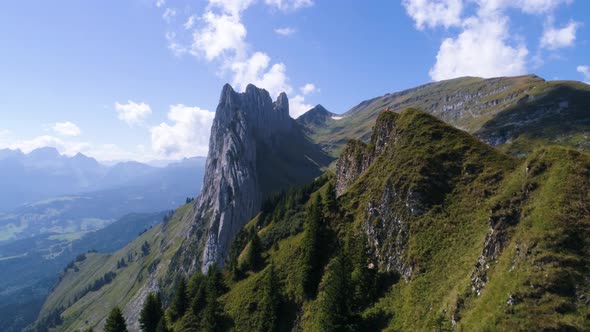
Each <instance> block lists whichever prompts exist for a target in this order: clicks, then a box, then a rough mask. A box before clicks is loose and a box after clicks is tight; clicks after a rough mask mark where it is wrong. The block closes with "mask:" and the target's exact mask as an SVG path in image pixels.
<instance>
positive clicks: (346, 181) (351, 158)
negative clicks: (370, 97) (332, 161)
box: [336, 110, 398, 195]
mask: <svg viewBox="0 0 590 332" xmlns="http://www.w3.org/2000/svg"><path fill="white" fill-rule="evenodd" d="M397 117H398V114H396V113H394V112H391V111H389V110H385V111H383V112H382V113H381V114H380V115H379V117H378V118H377V121H376V122H375V126H374V127H373V134H372V135H371V144H369V145H367V144H365V143H364V142H362V141H358V140H351V141H350V142H349V143H348V145H347V146H346V148H345V149H344V151H342V154H341V155H340V158H339V159H338V163H337V164H336V194H337V195H341V194H342V193H344V192H345V191H346V189H348V187H350V186H351V185H352V184H353V183H354V182H355V181H356V180H357V179H358V178H359V177H361V175H362V174H363V173H364V172H365V171H366V170H367V169H368V168H369V166H371V164H372V163H373V161H374V160H375V159H376V158H377V157H378V156H379V155H380V154H381V153H382V152H383V151H384V150H385V149H386V147H387V145H388V144H390V143H394V142H395V140H392V139H391V133H392V131H393V129H394V128H395V120H396V119H397Z"/></svg>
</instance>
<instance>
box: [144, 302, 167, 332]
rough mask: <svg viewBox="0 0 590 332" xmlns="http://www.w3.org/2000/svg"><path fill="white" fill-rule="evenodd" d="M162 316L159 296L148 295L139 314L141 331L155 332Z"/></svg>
mask: <svg viewBox="0 0 590 332" xmlns="http://www.w3.org/2000/svg"><path fill="white" fill-rule="evenodd" d="M163 315H164V312H163V310H162V301H161V300H160V296H159V295H157V294H155V293H150V295H148V297H147V298H146V300H145V302H144V304H143V309H142V310H141V313H140V314H139V326H140V327H141V330H142V331H144V332H155V331H156V329H157V327H158V323H159V322H160V320H161V319H162V316H163Z"/></svg>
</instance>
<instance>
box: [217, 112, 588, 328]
mask: <svg viewBox="0 0 590 332" xmlns="http://www.w3.org/2000/svg"><path fill="white" fill-rule="evenodd" d="M397 125H398V129H397V130H398V140H401V142H400V141H398V142H399V143H398V144H399V146H398V147H396V148H393V149H391V150H389V151H388V152H386V153H385V154H384V155H382V156H380V157H379V158H378V159H377V160H376V161H375V163H374V164H373V166H372V167H371V168H370V169H369V170H368V171H367V172H366V174H365V175H364V176H363V177H361V178H360V179H359V180H358V181H357V183H356V184H355V185H354V186H353V187H351V188H350V189H349V191H348V192H347V193H346V194H345V195H344V196H342V197H341V198H340V199H339V206H340V208H339V212H338V213H337V214H335V215H333V216H330V217H329V218H328V219H329V221H328V223H329V228H330V229H331V230H332V231H333V234H334V236H335V241H336V242H340V243H343V242H344V239H345V234H347V232H350V231H354V232H359V231H360V230H361V229H362V230H367V229H371V227H369V224H370V223H372V222H376V223H379V221H375V220H367V213H366V210H367V207H368V206H369V205H372V206H375V202H376V201H379V200H380V199H381V197H382V196H383V195H384V193H385V192H386V191H387V190H388V188H389V190H390V189H391V188H392V187H396V188H403V187H404V186H410V187H412V188H422V189H423V191H422V192H424V193H425V195H427V196H429V195H432V196H431V197H427V199H426V200H425V202H428V205H427V206H428V207H426V208H425V211H424V213H423V214H420V215H405V216H404V218H406V219H405V220H404V221H403V222H405V223H407V225H408V229H407V231H408V241H407V245H406V247H405V248H404V250H402V251H401V252H402V254H401V257H398V258H399V259H400V260H401V261H404V262H405V263H404V264H406V265H404V264H402V266H409V267H411V273H410V274H409V275H408V278H407V279H406V280H405V281H400V282H398V283H397V284H395V285H394V286H393V287H391V288H390V289H389V290H387V291H386V292H385V294H383V295H382V296H381V297H380V299H379V300H377V301H376V302H374V303H373V304H371V305H369V306H367V307H366V308H365V309H364V310H363V313H362V317H363V319H362V320H364V323H365V324H369V326H379V327H380V328H383V329H384V330H389V331H400V330H401V331H426V330H437V329H442V330H447V329H448V330H451V329H452V328H453V325H454V324H455V325H456V328H457V329H458V330H462V331H488V330H530V329H531V328H532V330H542V329H544V328H547V329H564V328H571V329H573V330H586V329H588V328H589V327H590V326H588V323H587V322H588V318H589V317H590V316H589V313H590V312H589V310H588V306H587V304H586V303H585V302H584V301H585V299H586V298H587V296H588V292H589V291H590V289H589V288H588V283H587V280H586V278H587V277H586V276H587V271H588V267H590V265H589V261H588V257H589V256H588V253H589V249H590V243H588V242H589V241H588V235H590V233H589V232H590V211H589V207H590V205H589V204H588V203H589V202H590V201H589V197H588V193H587V191H585V190H584V189H583V188H585V186H587V185H588V184H589V183H590V173H589V172H590V157H589V156H588V155H586V154H583V153H580V152H577V151H573V150H568V149H565V148H559V147H555V148H545V149H541V150H537V151H536V152H535V153H533V154H531V155H530V156H529V158H528V159H527V160H522V161H518V160H515V159H512V158H511V157H508V156H506V155H503V154H502V153H501V152H499V151H494V150H493V149H492V148H489V147H488V146H486V145H484V144H482V143H480V142H478V141H477V140H475V139H474V138H472V137H470V136H469V135H467V134H464V133H462V132H460V131H457V130H453V129H452V128H449V127H448V126H445V125H443V124H441V123H440V122H438V121H436V120H434V119H433V118H432V117H430V116H427V115H426V114H424V113H421V112H418V111H406V112H404V113H402V116H401V117H400V118H399V119H398V121H397ZM439 135H440V136H439ZM456 166H462V167H456ZM435 169H439V173H432V172H431V171H433V170H435ZM423 170H428V172H422V171H423ZM425 174H431V176H429V177H427V176H425ZM445 175H453V176H452V181H451V182H452V184H451V185H450V186H448V187H446V190H443V191H442V192H444V195H443V196H442V197H437V196H438V194H439V193H441V191H440V190H436V191H433V190H431V189H432V188H433V187H432V186H435V187H436V186H439V185H440V179H441V178H444V176H445ZM442 183H444V182H442ZM440 188H442V187H440ZM323 190H325V186H324V187H323V188H322V189H320V190H318V191H317V192H316V193H315V194H312V197H313V195H317V194H320V193H321V192H322V191H323ZM311 200H312V199H310V200H309V201H311ZM309 201H308V202H307V203H306V204H310V203H309ZM402 205H403V204H402ZM389 208H390V209H393V210H395V209H398V210H403V209H404V208H403V206H396V205H395V204H393V205H391V206H389ZM383 214H385V212H383ZM510 218H514V219H510ZM490 220H502V222H503V223H504V226H502V227H499V226H498V227H496V228H495V230H496V232H498V233H499V234H505V237H502V238H497V239H496V240H495V241H496V242H495V243H494V246H492V247H497V248H500V249H499V250H498V253H497V258H496V259H493V260H488V264H489V266H490V267H489V269H486V270H485V271H486V278H487V282H486V283H485V285H484V286H483V288H481V291H480V295H477V292H475V291H474V290H473V289H472V287H473V283H474V281H473V276H474V270H475V266H476V263H477V262H478V259H479V257H480V256H482V255H483V252H484V248H485V247H486V236H488V233H489V232H490V224H489V221H490ZM380 222H381V223H383V222H384V221H383V220H381V221H380ZM255 223H256V221H254V224H255ZM279 225H281V222H280V221H279V222H276V223H273V224H270V225H268V226H264V227H262V228H260V230H259V231H258V233H259V235H260V237H261V238H262V239H263V241H264V239H265V237H266V234H270V233H272V229H273V228H274V227H279ZM379 227H381V228H379ZM393 228H395V226H394V225H392V224H382V225H381V226H373V228H372V229H373V232H376V233H380V232H382V233H383V234H389V235H391V234H390V233H388V232H389V231H391V230H392V229H393ZM379 229H380V230H379ZM372 239H373V240H377V239H378V240H379V241H377V242H378V243H379V244H378V245H376V246H375V248H374V250H375V252H376V253H377V254H378V255H382V257H380V258H379V259H376V260H377V261H380V262H379V265H378V266H379V268H380V269H386V267H387V262H390V261H391V259H390V258H391V257H389V256H392V255H395V253H396V251H395V250H393V249H394V248H393V247H394V246H395V245H394V244H391V243H388V241H389V240H392V239H391V238H388V237H386V236H385V237H383V238H379V237H373V238H372ZM301 240H302V234H301V233H300V234H296V235H293V236H289V237H287V238H284V239H281V240H279V241H277V242H276V244H275V245H272V246H270V248H269V249H268V250H267V251H266V253H265V254H264V255H265V257H266V262H267V264H268V263H270V262H272V263H273V265H274V267H275V269H276V270H277V271H278V272H277V273H278V275H279V276H280V280H281V285H282V292H283V297H284V299H285V300H284V301H285V304H284V307H283V310H284V311H283V312H282V314H283V319H284V320H285V321H288V322H290V323H289V324H288V325H289V326H288V327H290V326H291V325H294V326H297V327H299V328H302V329H303V330H311V329H312V326H313V320H314V316H315V315H316V314H317V311H316V310H317V306H318V303H317V300H313V299H312V300H308V301H304V300H303V297H302V296H301V294H300V291H299V290H298V283H299V282H300V280H299V279H298V278H299V276H298V269H299V267H298V266H297V262H299V261H300V257H299V255H300V254H301ZM342 248H343V247H342V246H336V247H335V248H333V249H332V250H331V251H328V252H327V255H328V256H335V255H338V253H339V252H340V251H342V250H343V249H342ZM265 271H266V270H262V271H260V272H255V273H249V274H248V276H247V277H246V278H245V279H244V280H241V281H239V282H237V283H233V282H231V281H229V283H230V290H229V292H228V293H227V294H226V295H224V296H223V297H222V301H223V303H224V304H225V310H226V311H227V313H228V314H229V315H230V316H231V317H232V318H233V322H234V324H235V325H234V329H235V330H236V331H240V330H251V329H253V328H254V326H256V324H257V317H258V316H257V315H256V306H257V303H258V301H260V298H261V293H260V292H261V288H260V283H261V281H260V280H261V278H262V275H263V274H264V273H265ZM383 317H385V319H384V320H385V323H384V324H382V322H381V323H379V321H380V320H382V318H383ZM377 323H379V324H377ZM361 324H362V323H361ZM371 324H377V325H371ZM380 324H382V325H380ZM361 326H362V325H361Z"/></svg>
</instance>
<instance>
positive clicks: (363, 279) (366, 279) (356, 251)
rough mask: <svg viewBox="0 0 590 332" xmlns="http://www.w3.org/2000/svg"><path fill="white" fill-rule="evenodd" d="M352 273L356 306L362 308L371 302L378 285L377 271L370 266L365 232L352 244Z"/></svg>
mask: <svg viewBox="0 0 590 332" xmlns="http://www.w3.org/2000/svg"><path fill="white" fill-rule="evenodd" d="M351 249H352V253H351V255H350V257H351V263H352V268H353V270H352V274H351V283H352V288H353V289H354V306H355V307H356V308H357V309H361V308H362V307H364V306H366V305H368V304H369V302H371V301H372V300H373V298H374V295H375V289H376V287H377V285H376V282H377V276H376V271H375V270H373V269H370V268H369V264H370V263H371V262H370V258H369V254H368V248H367V237H366V236H365V234H364V233H361V234H360V235H359V236H357V237H355V238H354V239H353V245H352V246H351Z"/></svg>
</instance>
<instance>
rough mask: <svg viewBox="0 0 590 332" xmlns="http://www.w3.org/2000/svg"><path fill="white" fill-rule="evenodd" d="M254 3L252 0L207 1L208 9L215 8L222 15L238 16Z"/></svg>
mask: <svg viewBox="0 0 590 332" xmlns="http://www.w3.org/2000/svg"><path fill="white" fill-rule="evenodd" d="M253 3H254V0H209V7H217V8H219V9H221V10H222V11H223V12H224V13H226V14H230V15H232V16H238V15H239V14H240V13H241V12H243V11H244V10H246V9H247V8H248V7H250V6H251V5H252V4H253Z"/></svg>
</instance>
